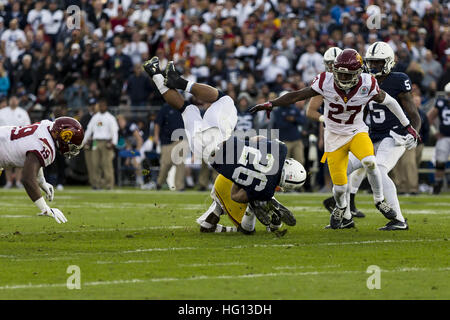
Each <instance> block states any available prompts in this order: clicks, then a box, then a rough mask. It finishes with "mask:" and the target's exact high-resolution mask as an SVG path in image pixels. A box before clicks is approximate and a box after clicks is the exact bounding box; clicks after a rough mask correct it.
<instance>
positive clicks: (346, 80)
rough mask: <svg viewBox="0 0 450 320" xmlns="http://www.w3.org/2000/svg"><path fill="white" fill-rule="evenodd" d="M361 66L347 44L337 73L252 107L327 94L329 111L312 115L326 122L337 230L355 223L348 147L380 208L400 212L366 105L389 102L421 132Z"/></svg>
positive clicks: (390, 214)
mask: <svg viewBox="0 0 450 320" xmlns="http://www.w3.org/2000/svg"><path fill="white" fill-rule="evenodd" d="M362 71H363V60H362V58H361V56H360V55H359V54H358V52H356V51H355V50H353V49H345V50H343V51H342V52H341V53H340V54H339V56H338V57H337V58H336V60H335V62H334V66H333V73H330V72H323V73H321V74H320V75H318V76H317V77H316V78H315V79H314V81H313V83H312V84H311V86H310V87H306V88H304V89H301V90H298V91H294V92H290V93H287V94H285V95H283V96H282V97H279V98H277V99H275V100H273V101H268V102H266V103H264V104H259V105H256V106H254V107H253V108H252V109H251V111H252V112H256V111H259V110H266V111H267V112H270V111H271V110H272V108H273V107H274V106H285V105H289V104H292V103H295V102H296V101H299V100H305V99H307V98H311V97H314V96H317V95H322V97H323V98H324V101H325V110H324V115H321V114H320V113H319V112H318V111H315V112H314V116H313V117H314V118H315V119H316V120H318V121H324V122H325V135H324V137H325V138H324V140H325V154H324V157H323V159H322V161H325V160H327V161H328V167H329V170H330V175H331V179H332V181H333V184H334V186H333V196H334V199H335V200H336V206H335V208H334V209H333V211H332V213H331V216H330V227H331V228H333V229H338V228H343V227H351V226H353V225H354V222H353V219H352V216H351V214H350V213H347V212H346V207H347V199H346V191H347V164H348V155H349V152H352V153H353V154H354V155H355V156H356V157H357V158H358V159H359V160H360V161H361V162H362V165H363V167H364V168H365V169H366V170H367V175H368V179H369V183H370V185H371V188H372V191H373V197H374V202H375V206H376V208H377V209H378V210H379V211H380V212H381V213H382V214H383V215H384V216H385V217H387V218H388V219H393V218H395V217H396V215H397V214H396V212H395V211H394V210H393V209H392V208H391V206H389V205H388V204H387V203H386V201H385V200H384V196H383V186H382V182H381V174H380V171H379V169H378V166H377V164H376V159H375V156H374V150H373V144H372V141H371V140H370V138H369V135H368V128H367V126H366V125H365V123H364V121H363V112H361V111H362V110H363V108H364V106H365V105H366V104H368V103H369V102H370V101H372V100H373V101H375V102H378V103H382V104H383V105H386V106H387V107H388V108H389V110H391V111H392V112H393V113H394V114H395V115H396V117H397V118H399V120H400V122H401V124H402V127H405V129H406V130H408V132H410V133H411V134H412V135H413V136H414V137H415V138H417V132H416V131H415V130H414V129H413V128H412V127H411V125H410V123H409V120H408V118H407V117H406V116H405V114H404V113H403V110H402V109H401V107H400V105H399V104H398V102H397V101H395V99H394V98H392V97H391V96H390V95H389V94H387V93H386V92H384V91H383V90H380V89H379V87H378V83H377V80H376V79H375V78H374V77H372V76H371V75H369V74H363V73H362Z"/></svg>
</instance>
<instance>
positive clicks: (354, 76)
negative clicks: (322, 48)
mask: <svg viewBox="0 0 450 320" xmlns="http://www.w3.org/2000/svg"><path fill="white" fill-rule="evenodd" d="M363 67H364V64H363V59H362V57H361V55H360V54H359V53H358V52H357V51H356V50H354V49H345V50H343V51H342V52H341V53H340V54H339V55H338V56H337V57H336V59H335V60H334V64H333V75H334V82H335V84H336V86H337V87H338V88H340V89H342V90H348V89H351V88H353V87H354V86H356V85H357V84H358V81H359V76H360V75H361V73H362V72H363Z"/></svg>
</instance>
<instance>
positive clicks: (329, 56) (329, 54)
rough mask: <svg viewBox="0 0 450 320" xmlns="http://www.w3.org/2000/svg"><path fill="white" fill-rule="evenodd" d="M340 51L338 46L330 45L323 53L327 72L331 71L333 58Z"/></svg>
mask: <svg viewBox="0 0 450 320" xmlns="http://www.w3.org/2000/svg"><path fill="white" fill-rule="evenodd" d="M341 52H342V49H340V48H338V47H331V48H329V49H328V50H327V51H325V53H324V55H323V64H324V65H325V70H326V71H327V72H333V63H334V59H336V57H337V56H338V55H339V54H340V53H341Z"/></svg>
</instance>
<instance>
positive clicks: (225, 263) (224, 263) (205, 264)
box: [178, 262, 247, 267]
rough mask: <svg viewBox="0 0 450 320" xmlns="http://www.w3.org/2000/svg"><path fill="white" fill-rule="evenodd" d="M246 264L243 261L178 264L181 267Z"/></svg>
mask: <svg viewBox="0 0 450 320" xmlns="http://www.w3.org/2000/svg"><path fill="white" fill-rule="evenodd" d="M245 265H247V264H246V263H242V262H223V263H191V264H178V266H179V267H218V266H245Z"/></svg>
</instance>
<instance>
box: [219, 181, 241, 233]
mask: <svg viewBox="0 0 450 320" xmlns="http://www.w3.org/2000/svg"><path fill="white" fill-rule="evenodd" d="M232 185H233V181H231V180H228V179H227V178H225V177H224V176H223V175H221V174H219V175H218V176H217V178H216V181H215V182H214V194H215V196H216V198H217V200H218V201H219V202H220V205H221V207H222V209H223V210H224V211H225V212H226V213H227V215H228V217H229V218H230V219H231V221H232V222H233V224H234V225H236V227H237V226H239V225H240V223H241V221H242V217H243V216H244V214H245V210H247V204H246V203H238V202H236V201H233V200H231V186H232Z"/></svg>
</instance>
